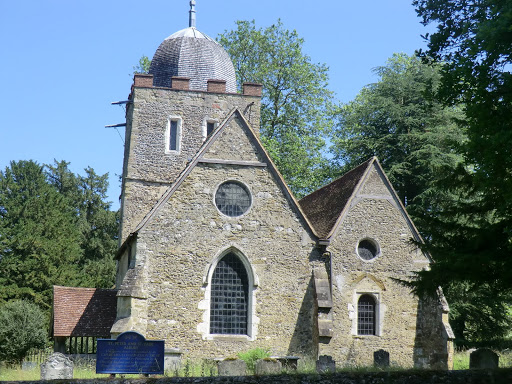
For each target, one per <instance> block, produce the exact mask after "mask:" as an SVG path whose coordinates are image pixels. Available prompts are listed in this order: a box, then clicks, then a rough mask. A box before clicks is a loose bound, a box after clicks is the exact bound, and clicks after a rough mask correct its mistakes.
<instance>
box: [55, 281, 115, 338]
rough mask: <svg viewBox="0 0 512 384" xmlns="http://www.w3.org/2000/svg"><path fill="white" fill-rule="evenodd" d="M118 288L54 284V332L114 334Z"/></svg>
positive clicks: (76, 334) (84, 334)
mask: <svg viewBox="0 0 512 384" xmlns="http://www.w3.org/2000/svg"><path fill="white" fill-rule="evenodd" d="M116 293H117V291H116V290H115V289H99V288H72V287H61V286H54V287H53V336H96V337H110V329H111V328H112V325H113V324H114V321H115V320H116V311H117V298H116Z"/></svg>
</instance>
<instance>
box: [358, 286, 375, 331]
mask: <svg viewBox="0 0 512 384" xmlns="http://www.w3.org/2000/svg"><path fill="white" fill-rule="evenodd" d="M375 320H376V302H375V298H374V297H373V296H372V295H368V294H366V295H361V297H360V298H359V300H358V302H357V334H358V335H375V334H376V327H375Z"/></svg>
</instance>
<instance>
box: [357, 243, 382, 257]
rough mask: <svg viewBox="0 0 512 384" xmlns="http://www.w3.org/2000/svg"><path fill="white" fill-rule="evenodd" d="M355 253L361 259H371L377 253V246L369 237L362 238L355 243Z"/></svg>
mask: <svg viewBox="0 0 512 384" xmlns="http://www.w3.org/2000/svg"><path fill="white" fill-rule="evenodd" d="M357 254H358V255H359V257H360V258H361V259H363V260H373V259H375V258H376V257H377V256H378V255H379V246H378V244H377V243H376V242H374V241H372V240H370V239H363V240H361V241H360V242H359V244H358V245H357Z"/></svg>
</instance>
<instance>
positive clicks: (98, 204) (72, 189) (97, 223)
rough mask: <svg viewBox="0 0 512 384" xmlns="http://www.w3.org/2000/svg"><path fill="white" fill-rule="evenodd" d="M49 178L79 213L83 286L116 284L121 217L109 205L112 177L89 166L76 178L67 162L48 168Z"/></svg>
mask: <svg viewBox="0 0 512 384" xmlns="http://www.w3.org/2000/svg"><path fill="white" fill-rule="evenodd" d="M46 168H47V170H46V175H47V178H48V180H49V182H50V184H52V185H53V186H54V187H55V188H57V190H58V191H59V192H60V193H61V194H62V195H63V196H64V197H65V198H66V199H67V201H68V204H69V205H70V206H71V207H72V208H73V211H74V212H75V223H76V226H77V228H78V229H79V231H80V234H81V236H80V248H81V249H82V252H83V254H82V257H81V258H80V261H79V269H80V270H81V279H80V284H81V285H83V286H87V287H96V288H110V287H111V286H112V285H113V284H114V281H115V261H114V258H113V255H114V254H115V252H116V250H117V236H118V230H119V214H118V212H114V211H111V210H110V206H111V203H109V202H107V201H106V199H107V189H108V174H104V175H98V174H96V172H95V171H94V169H92V168H91V167H87V168H86V169H85V170H84V171H85V175H84V176H82V175H75V174H74V173H73V172H72V171H71V170H70V169H69V163H68V162H66V161H55V162H54V165H47V166H46Z"/></svg>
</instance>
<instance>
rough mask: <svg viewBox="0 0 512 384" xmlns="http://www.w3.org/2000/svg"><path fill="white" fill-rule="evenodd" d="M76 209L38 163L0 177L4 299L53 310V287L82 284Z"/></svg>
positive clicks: (17, 167)
mask: <svg viewBox="0 0 512 384" xmlns="http://www.w3.org/2000/svg"><path fill="white" fill-rule="evenodd" d="M74 224H75V223H74V217H73V210H72V208H71V207H70V206H69V205H68V204H67V201H66V200H65V199H64V197H63V196H62V195H60V194H59V193H58V192H57V190H56V189H55V188H53V187H52V186H51V185H49V184H48V183H47V181H46V178H45V175H44V172H43V167H42V166H40V165H39V164H37V163H35V162H33V161H19V162H14V161H12V162H11V163H10V167H7V168H6V169H5V171H4V172H0V285H1V286H2V287H3V289H2V290H1V291H0V299H3V300H11V299H27V300H30V301H33V302H34V303H36V304H37V305H39V306H41V307H42V308H50V306H51V295H52V286H53V285H54V284H62V285H65V284H68V285H74V284H76V283H77V275H78V273H77V272H78V271H77V262H78V260H79V259H80V257H81V254H82V251H81V250H80V247H79V235H80V234H79V232H78V229H77V228H76V226H75V225H74Z"/></svg>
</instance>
